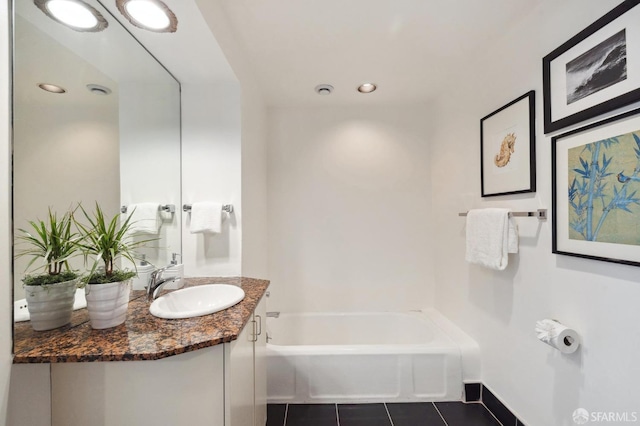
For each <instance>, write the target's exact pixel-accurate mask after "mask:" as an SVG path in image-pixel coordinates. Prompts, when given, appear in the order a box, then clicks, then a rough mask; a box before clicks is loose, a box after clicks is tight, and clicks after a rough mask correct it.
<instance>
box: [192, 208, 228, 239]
mask: <svg viewBox="0 0 640 426" xmlns="http://www.w3.org/2000/svg"><path fill="white" fill-rule="evenodd" d="M220 231H222V204H220V203H211V202H202V203H193V205H192V206H191V222H190V223H189V232H191V233H192V234H200V233H219V232H220Z"/></svg>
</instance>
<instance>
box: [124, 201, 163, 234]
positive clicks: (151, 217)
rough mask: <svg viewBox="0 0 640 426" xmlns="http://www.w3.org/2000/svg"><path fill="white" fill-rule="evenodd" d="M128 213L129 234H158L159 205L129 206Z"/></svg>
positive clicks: (142, 204)
mask: <svg viewBox="0 0 640 426" xmlns="http://www.w3.org/2000/svg"><path fill="white" fill-rule="evenodd" d="M128 211H130V212H131V220H130V222H129V223H130V224H131V227H130V228H129V234H153V235H157V234H158V231H159V230H160V225H161V224H162V221H161V220H160V203H139V204H131V205H130V206H129V207H128Z"/></svg>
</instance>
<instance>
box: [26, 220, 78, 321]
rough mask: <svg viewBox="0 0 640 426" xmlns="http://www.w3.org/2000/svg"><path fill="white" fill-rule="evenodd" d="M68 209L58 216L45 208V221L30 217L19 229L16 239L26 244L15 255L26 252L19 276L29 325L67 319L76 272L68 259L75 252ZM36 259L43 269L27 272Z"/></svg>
mask: <svg viewBox="0 0 640 426" xmlns="http://www.w3.org/2000/svg"><path fill="white" fill-rule="evenodd" d="M72 216H73V215H72V213H71V212H67V213H65V214H64V215H63V216H62V217H61V218H60V219H58V216H57V214H56V213H53V212H52V211H51V209H50V208H49V218H48V220H47V221H42V220H37V221H35V222H34V221H30V222H29V224H30V225H31V232H30V231H27V230H25V229H19V230H18V231H19V232H20V233H21V234H22V235H20V236H18V237H17V239H18V240H19V241H20V242H22V243H24V244H26V245H28V247H27V248H25V249H24V250H21V251H19V252H18V253H17V255H16V257H22V256H30V257H31V260H30V261H29V263H28V264H27V266H26V268H25V277H24V278H23V279H22V282H23V285H24V289H25V293H26V299H27V308H28V310H29V316H30V319H31V326H32V327H33V329H34V330H37V331H43V330H51V329H54V328H58V327H62V326H63V325H66V324H68V323H69V322H70V321H71V313H72V312H73V302H74V299H75V294H76V287H77V284H78V281H79V279H78V274H77V273H76V272H75V271H72V270H71V269H70V267H69V263H68V261H69V259H70V258H71V257H73V256H74V255H75V254H77V246H76V245H75V243H76V239H77V234H76V233H74V232H72V231H71V222H72ZM37 261H42V262H43V263H44V265H43V268H44V270H45V272H44V273H40V274H35V275H30V274H29V273H28V271H29V268H31V266H33V264H34V263H36V262H37Z"/></svg>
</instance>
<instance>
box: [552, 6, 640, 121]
mask: <svg viewBox="0 0 640 426" xmlns="http://www.w3.org/2000/svg"><path fill="white" fill-rule="evenodd" d="M639 3H640V0H626V1H624V2H622V3H621V4H620V5H619V6H617V7H616V8H615V9H613V10H612V11H610V12H609V13H607V14H606V15H604V16H603V17H602V18H600V19H598V20H597V21H596V22H594V23H593V24H591V25H589V26H588V27H587V28H585V29H584V30H582V31H581V32H580V33H578V34H577V35H576V36H574V37H573V38H571V39H570V40H569V41H567V42H566V43H564V44H563V45H562V46H560V47H558V48H557V49H556V50H554V51H553V52H551V53H550V54H548V55H547V56H545V57H544V58H543V59H542V72H543V74H542V82H543V95H544V132H545V133H549V132H553V131H555V130H558V129H562V128H564V127H567V126H570V125H572V124H575V123H579V122H581V121H584V120H587V119H589V118H592V117H596V116H598V115H601V114H604V113H606V112H609V111H612V110H614V109H616V108H620V107H622V106H624V105H628V104H630V103H632V102H635V101H637V100H640V7H637V6H638V4H639Z"/></svg>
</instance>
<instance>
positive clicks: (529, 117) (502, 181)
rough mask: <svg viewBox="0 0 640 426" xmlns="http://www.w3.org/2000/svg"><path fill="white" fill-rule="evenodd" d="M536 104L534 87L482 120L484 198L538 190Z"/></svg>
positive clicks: (481, 148) (481, 181)
mask: <svg viewBox="0 0 640 426" xmlns="http://www.w3.org/2000/svg"><path fill="white" fill-rule="evenodd" d="M535 103H536V96H535V92H534V91H533V90H532V91H530V92H528V93H525V94H524V95H522V96H520V97H519V98H517V99H515V100H513V101H511V102H509V103H508V104H506V105H505V106H503V107H502V108H499V109H497V110H495V111H494V112H492V113H491V114H489V115H487V116H486V117H484V118H483V119H481V120H480V177H481V178H480V184H481V193H482V196H483V197H492V196H496V195H509V194H520V193H523V192H535V191H536V130H535Z"/></svg>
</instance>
